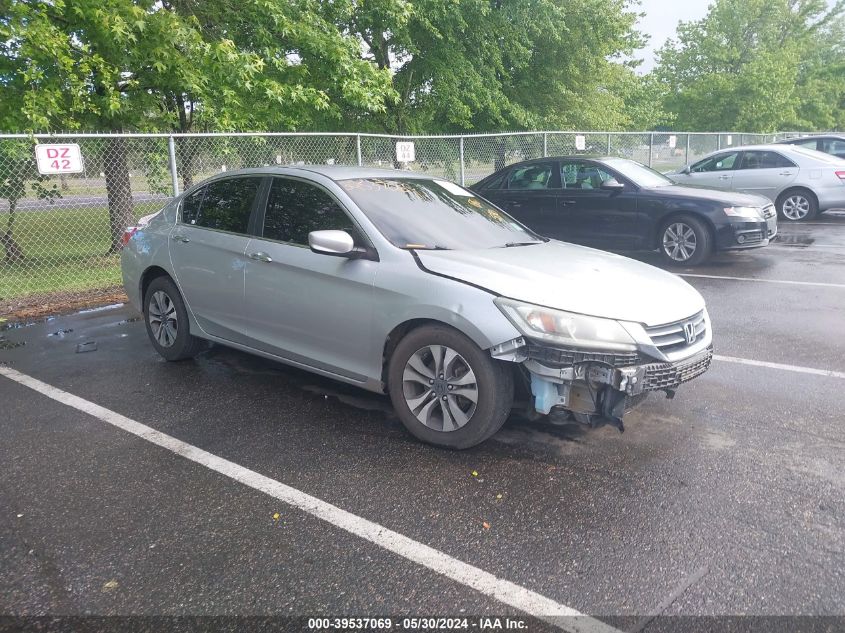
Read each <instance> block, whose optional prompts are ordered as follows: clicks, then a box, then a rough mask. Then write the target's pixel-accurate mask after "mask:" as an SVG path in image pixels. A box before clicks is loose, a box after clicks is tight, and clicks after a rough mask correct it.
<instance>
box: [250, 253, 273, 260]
mask: <svg viewBox="0 0 845 633" xmlns="http://www.w3.org/2000/svg"><path fill="white" fill-rule="evenodd" d="M249 258H250V259H254V260H255V261H258V262H272V261H273V258H272V257H270V256H269V255H268V254H267V253H262V252H261V251H259V252H257V253H250V254H249Z"/></svg>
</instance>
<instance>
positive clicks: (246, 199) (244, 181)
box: [182, 178, 261, 234]
mask: <svg viewBox="0 0 845 633" xmlns="http://www.w3.org/2000/svg"><path fill="white" fill-rule="evenodd" d="M260 186H261V178H227V179H225V180H215V181H214V182H212V183H210V184H208V185H206V186H205V188H204V189H205V195H204V196H203V198H202V203H201V205H200V207H199V211H198V212H192V213H193V215H187V214H186V210H187V209H186V207H184V206H183V211H182V221H183V222H185V223H186V224H193V225H195V226H201V227H203V228H207V229H215V230H217V231H227V232H229V233H241V234H246V233H247V232H248V227H249V216H250V213H251V212H252V206H253V204H254V203H255V196H256V195H258V189H259V187H260ZM193 195H196V194H193ZM187 200H188V199H186V202H187Z"/></svg>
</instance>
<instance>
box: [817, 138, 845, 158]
mask: <svg viewBox="0 0 845 633" xmlns="http://www.w3.org/2000/svg"><path fill="white" fill-rule="evenodd" d="M822 149H823V150H824V151H825V152H827V153H828V154H836V155H837V156H841V155H842V154H845V141H840V140H839V139H836V138H834V139H831V140H829V141H822Z"/></svg>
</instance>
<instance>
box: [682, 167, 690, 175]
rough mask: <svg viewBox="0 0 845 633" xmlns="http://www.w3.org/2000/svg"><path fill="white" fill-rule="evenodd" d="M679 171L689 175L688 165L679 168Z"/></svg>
mask: <svg viewBox="0 0 845 633" xmlns="http://www.w3.org/2000/svg"><path fill="white" fill-rule="evenodd" d="M681 173H682V174H683V175H684V176H689V175H690V168H689V165H684V168H683V169H682V170H681Z"/></svg>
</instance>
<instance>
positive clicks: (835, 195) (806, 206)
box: [666, 144, 845, 222]
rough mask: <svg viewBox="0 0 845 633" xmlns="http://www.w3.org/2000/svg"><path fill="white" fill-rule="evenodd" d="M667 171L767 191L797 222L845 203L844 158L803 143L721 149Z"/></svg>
mask: <svg viewBox="0 0 845 633" xmlns="http://www.w3.org/2000/svg"><path fill="white" fill-rule="evenodd" d="M666 175H667V176H669V178H671V179H672V180H674V181H675V182H677V183H678V184H683V185H700V186H702V187H716V188H718V189H726V190H732V191H742V192H746V193H756V194H761V195H764V196H766V197H767V198H769V199H770V200H772V201H773V202H774V203H775V206H776V207H777V210H778V214H779V215H780V217H781V218H782V219H784V220H787V221H792V222H796V221H799V220H809V219H811V218H813V217H815V215H816V214H817V213H819V212H821V211H826V210H828V209H836V208H845V160H842V159H841V158H838V157H836V156H831V155H830V154H825V153H823V152H817V151H816V150H812V149H807V148H804V147H799V146H793V145H780V144H778V145H747V146H744V147H734V148H730V149H722V150H719V151H717V152H713V153H712V154H708V155H707V156H705V157H704V158H701V159H699V160H698V161H696V162H694V163H692V164H691V165H687V166H685V167H684V168H683V169H680V170H678V171H676V172H670V173H668V174H666Z"/></svg>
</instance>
